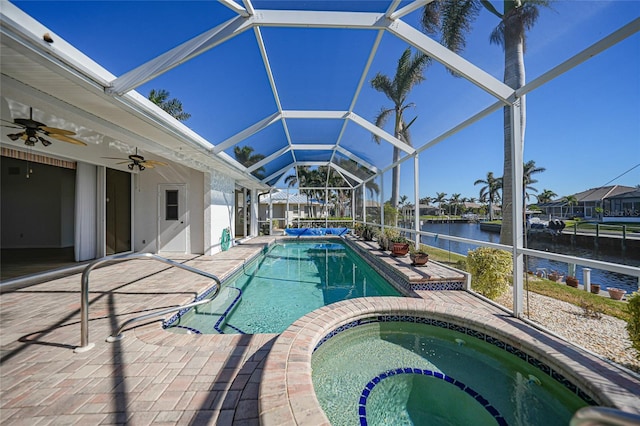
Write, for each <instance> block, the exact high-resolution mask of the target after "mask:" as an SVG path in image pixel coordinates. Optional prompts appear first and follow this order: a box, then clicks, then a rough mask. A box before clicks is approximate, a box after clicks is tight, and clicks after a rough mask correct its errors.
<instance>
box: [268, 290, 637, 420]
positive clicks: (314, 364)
mask: <svg viewBox="0 0 640 426" xmlns="http://www.w3.org/2000/svg"><path fill="white" fill-rule="evenodd" d="M455 293H456V294H455V295H452V296H450V298H447V294H446V293H443V294H438V292H434V295H433V296H425V297H428V298H429V299H417V298H396V297H384V298H382V297H371V298H369V297H367V298H359V299H354V300H348V301H342V302H338V303H334V304H332V305H329V306H325V307H322V308H320V309H317V310H315V311H313V312H311V313H310V314H308V315H306V316H304V317H303V318H301V319H300V320H298V321H296V322H295V323H294V324H292V326H291V327H289V328H288V329H287V330H286V331H285V332H283V333H282V334H281V335H280V336H279V337H278V339H277V340H276V342H275V344H274V346H273V347H272V349H271V351H270V353H269V356H268V358H267V361H266V363H265V367H264V370H263V375H262V381H261V383H260V396H259V404H260V421H261V424H263V425H282V424H314V425H328V424H333V425H334V426H335V425H339V424H384V423H385V422H388V421H389V419H392V422H393V423H392V424H394V425H395V424H403V422H404V424H412V423H409V422H413V424H418V423H422V422H423V421H425V419H429V420H431V421H435V422H436V423H437V424H447V423H446V422H452V423H450V424H469V423H468V421H469V419H472V420H473V421H472V422H471V424H545V425H547V424H549V425H550V424H563V425H566V424H567V420H568V418H570V417H571V416H572V415H573V413H574V412H575V411H576V410H577V409H579V408H580V407H583V406H586V405H603V406H608V407H614V408H617V409H620V410H624V411H628V412H631V413H640V404H638V402H639V399H638V397H637V395H639V394H640V381H638V380H637V378H634V377H632V376H631V375H628V374H626V373H624V372H623V371H622V370H619V369H616V368H614V367H612V366H611V365H610V364H609V363H607V362H605V361H603V360H601V359H599V358H597V357H596V356H594V355H592V354H590V353H588V352H586V351H584V350H582V349H580V348H577V347H575V346H572V345H571V344H569V343H567V342H565V341H563V340H561V339H558V338H555V337H553V336H551V335H549V334H547V333H544V332H542V331H540V330H537V329H535V328H533V327H531V326H529V325H527V324H525V323H524V322H522V321H521V320H519V319H516V318H513V317H511V316H509V315H507V314H506V313H505V312H503V311H501V310H499V309H498V308H495V307H493V306H491V305H488V304H487V305H486V306H485V304H484V303H483V302H480V301H479V300H478V299H477V298H475V297H474V296H473V295H471V294H469V293H460V292H455ZM454 401H455V403H454ZM460 405H463V406H464V408H463V409H462V408H461V407H460ZM332 406H334V407H332ZM549 413H553V414H552V415H548V414H549ZM434 419H435V420H434ZM387 424H389V423H387Z"/></svg>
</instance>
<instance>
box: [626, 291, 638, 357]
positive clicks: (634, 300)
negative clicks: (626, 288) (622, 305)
mask: <svg viewBox="0 0 640 426" xmlns="http://www.w3.org/2000/svg"><path fill="white" fill-rule="evenodd" d="M627 301H628V302H629V303H628V304H627V310H628V311H629V316H630V318H629V319H628V320H627V331H628V332H629V339H630V340H631V346H633V348H634V349H635V350H636V357H637V358H638V359H640V293H638V292H637V291H636V292H635V293H633V294H632V295H631V297H629V298H628V299H627Z"/></svg>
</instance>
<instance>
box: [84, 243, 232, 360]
mask: <svg viewBox="0 0 640 426" xmlns="http://www.w3.org/2000/svg"><path fill="white" fill-rule="evenodd" d="M134 259H150V260H155V261H158V262H161V263H165V264H167V265H170V266H175V267H176V268H180V269H184V270H185V271H188V272H193V273H194V274H198V275H202V276H203V277H207V278H210V279H212V280H214V281H215V282H216V287H215V290H214V293H213V295H212V296H211V297H208V298H207V299H203V300H199V301H196V302H192V303H189V304H187V305H183V306H175V307H173V308H168V309H163V310H162V311H157V312H153V313H151V314H147V315H143V316H140V317H136V318H131V319H129V320H127V321H125V322H124V323H123V324H122V325H121V326H120V327H119V328H118V330H117V331H116V333H114V336H109V338H107V341H108V342H115V341H118V340H120V339H122V337H124V335H123V334H122V333H121V332H122V330H123V329H124V327H125V326H127V325H129V324H131V323H132V322H136V321H141V320H145V319H149V318H153V317H157V316H161V315H164V314H166V313H169V312H175V311H180V310H182V309H186V308H189V307H192V306H197V305H202V304H205V303H209V302H210V301H211V300H213V299H215V298H216V296H217V295H218V293H219V292H220V286H221V283H220V279H219V278H218V277H217V276H215V275H213V274H210V273H208V272H205V271H201V270H200V269H196V268H193V267H191V266H187V265H184V264H182V263H178V262H175V261H173V260H171V259H166V258H164V257H160V256H158V255H155V254H152V253H127V254H116V255H112V256H106V257H103V258H100V259H96V260H94V261H93V262H91V263H90V264H88V265H87V267H86V268H85V269H84V271H83V272H82V281H81V282H82V286H81V290H80V297H81V299H80V346H78V347H77V348H75V349H74V350H73V351H74V352H75V353H81V352H86V351H88V350H90V349H91V348H93V347H94V346H95V344H94V343H89V274H91V271H92V270H94V269H95V268H96V267H98V266H100V265H102V264H105V263H118V262H124V261H127V260H134Z"/></svg>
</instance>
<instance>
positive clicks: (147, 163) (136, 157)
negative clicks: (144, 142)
mask: <svg viewBox="0 0 640 426" xmlns="http://www.w3.org/2000/svg"><path fill="white" fill-rule="evenodd" d="M102 158H106V159H109V160H125V161H121V162H119V163H116V164H126V163H129V164H128V165H127V167H128V168H129V170H133V169H134V168H136V167H137V168H138V170H140V171H143V170H144V169H153V168H154V167H156V166H168V165H169V163H165V162H164V161H156V160H145V159H144V157H143V156H142V155H140V154H138V148H136V153H135V154H131V155H129V159H126V158H117V157H102Z"/></svg>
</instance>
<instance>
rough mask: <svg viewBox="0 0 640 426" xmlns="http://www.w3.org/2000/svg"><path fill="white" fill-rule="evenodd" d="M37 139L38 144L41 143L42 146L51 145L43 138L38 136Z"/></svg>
mask: <svg viewBox="0 0 640 426" xmlns="http://www.w3.org/2000/svg"><path fill="white" fill-rule="evenodd" d="M38 139H40V142H41V143H42V146H49V145H51V142H49V141H48V140H46V139H45V138H41V137H40V136H38Z"/></svg>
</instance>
